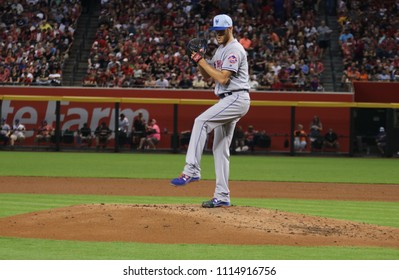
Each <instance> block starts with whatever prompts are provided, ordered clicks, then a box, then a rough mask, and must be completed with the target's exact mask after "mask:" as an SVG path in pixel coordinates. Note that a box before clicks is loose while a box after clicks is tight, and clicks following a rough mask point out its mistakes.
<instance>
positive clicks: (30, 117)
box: [0, 87, 353, 151]
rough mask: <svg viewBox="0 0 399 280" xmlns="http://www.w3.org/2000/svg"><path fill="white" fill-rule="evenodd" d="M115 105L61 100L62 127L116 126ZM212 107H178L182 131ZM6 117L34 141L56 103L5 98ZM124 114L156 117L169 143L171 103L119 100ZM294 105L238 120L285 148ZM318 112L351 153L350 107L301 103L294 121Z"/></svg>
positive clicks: (96, 93)
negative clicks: (305, 105)
mask: <svg viewBox="0 0 399 280" xmlns="http://www.w3.org/2000/svg"><path fill="white" fill-rule="evenodd" d="M0 94H1V95H44V96H89V97H90V96H93V97H143V98H184V99H215V100H216V97H215V96H214V94H213V92H211V91H203V90H201V91H200V90H157V89H104V88H51V87H42V88H41V87H22V88H19V87H2V88H1V89H0ZM251 98H252V100H269V101H270V100H273V101H334V102H352V101H353V95H352V94H343V93H303V92H252V93H251ZM114 105H115V104H113V103H82V102H61V129H62V130H66V129H69V130H76V129H78V128H79V127H81V126H82V124H83V123H84V122H88V123H89V125H90V127H91V128H92V130H94V129H95V128H96V127H97V125H98V124H99V123H100V122H101V121H105V122H107V123H108V124H110V128H111V129H112V130H114V121H115V120H114V114H113V112H114V111H113V110H114ZM208 107H209V106H208V105H179V109H178V131H179V132H180V131H184V130H190V129H191V127H192V124H193V121H194V119H195V117H196V116H197V115H198V114H200V113H201V112H202V111H204V110H205V109H206V108H208ZM1 110H2V111H1V114H2V117H5V118H6V119H7V121H8V123H12V122H13V120H14V119H16V118H19V119H20V120H21V122H22V123H24V124H25V125H26V127H27V129H28V130H31V131H29V132H28V133H27V137H28V138H27V142H28V143H29V142H33V136H34V133H33V129H35V128H37V127H38V126H39V123H40V121H41V120H43V119H46V120H47V121H48V122H50V123H52V124H53V126H54V124H55V102H54V101H48V102H44V101H33V102H32V101H29V102H27V101H14V100H3V103H2V109H1ZM120 110H121V112H123V113H125V115H126V116H127V117H128V118H129V120H130V122H131V123H132V120H133V118H134V116H136V115H137V114H138V112H142V113H143V114H144V116H145V118H146V119H148V118H155V119H157V121H158V124H159V126H160V128H161V130H162V131H163V132H168V134H163V135H162V139H161V142H160V144H159V147H160V148H170V147H171V139H170V138H171V137H170V133H171V132H172V131H173V105H172V104H130V103H129V104H120ZM290 110H291V109H290V107H280V106H279V107H271V106H270V107H261V106H252V107H251V109H250V111H249V113H248V114H247V115H246V116H245V117H244V118H243V119H242V120H241V121H240V122H239V125H241V126H242V127H243V128H244V129H246V128H247V126H248V125H253V126H254V127H255V129H258V130H265V131H266V133H267V134H269V135H271V136H272V147H271V150H276V151H282V150H286V151H288V150H289V149H288V148H286V147H284V145H283V144H284V141H285V139H287V137H286V136H285V135H288V134H289V133H290V130H291V127H290V122H291V120H290V116H291V111H290ZM314 115H318V116H319V117H320V119H321V121H322V123H323V126H324V130H325V131H327V130H328V128H329V127H332V128H334V130H335V131H336V132H337V133H338V134H339V135H342V136H344V137H342V139H341V140H340V141H341V145H342V150H343V151H348V147H349V143H348V136H349V109H348V108H325V107H297V108H296V123H302V124H303V125H304V127H305V129H308V127H309V123H310V121H311V119H312V118H313V116H314Z"/></svg>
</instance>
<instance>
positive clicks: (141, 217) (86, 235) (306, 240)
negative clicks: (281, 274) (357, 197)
mask: <svg viewBox="0 0 399 280" xmlns="http://www.w3.org/2000/svg"><path fill="white" fill-rule="evenodd" d="M0 236H15V237H27V238H45V239H57V240H80V241H126V242H145V243H169V244H170V243H179V244H195V243H202V244H237V245H238V244H245V245H251V244H252V245H267V244H270V245H294V246H295V245H297V246H321V245H326V246H383V247H399V229H396V228H391V227H382V226H375V225H368V224H362V223H354V222H349V221H341V220H335V219H328V218H320V217H314V216H307V215H301V214H294V213H287V212H282V211H277V210H268V209H261V208H254V207H242V206H233V207H227V208H216V209H204V208H201V207H200V206H197V205H195V206H194V205H138V204H134V205H129V204H90V205H89V204H87V205H78V206H73V207H67V208H58V209H53V210H46V211H40V212H34V213H29V214H23V215H17V216H12V217H6V218H1V219H0Z"/></svg>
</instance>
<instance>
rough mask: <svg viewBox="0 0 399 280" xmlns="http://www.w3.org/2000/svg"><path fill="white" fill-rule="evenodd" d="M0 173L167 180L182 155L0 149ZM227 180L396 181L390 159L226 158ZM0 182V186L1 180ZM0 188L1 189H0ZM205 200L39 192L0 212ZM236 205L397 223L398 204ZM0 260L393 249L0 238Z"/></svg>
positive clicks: (207, 164)
mask: <svg viewBox="0 0 399 280" xmlns="http://www.w3.org/2000/svg"><path fill="white" fill-rule="evenodd" d="M0 157H1V160H2V162H3V163H5V162H6V163H7V164H2V165H1V169H0V176H53V177H96V178H100V177H104V178H156V179H170V178H171V177H174V176H175V175H178V174H179V173H180V172H181V169H182V167H183V164H184V155H181V154H136V153H65V152H59V153H55V152H42V153H39V152H0ZM231 163H232V164H231V180H256V181H286V182H337V183H362V184H371V183H382V184H398V187H399V172H397V166H398V164H399V163H398V161H397V159H382V158H372V159H369V158H367V159H366V158H341V157H334V158H321V157H289V156H280V157H277V156H241V155H240V156H233V157H232V158H231ZM202 168H203V169H202V178H203V179H209V180H211V179H214V171H213V158H212V157H211V156H210V155H204V157H203V161H202ZM0 179H1V178H0ZM6 183H7V182H5V181H4V180H3V181H1V182H0V186H1V184H6ZM0 190H1V188H0ZM203 199H205V198H199V197H191V198H186V197H184V198H182V197H153V196H152V197H147V196H146V197H139V196H136V197H130V196H99V195H42V194H40V195H39V194H5V193H0V217H7V216H12V215H17V214H22V213H29V212H33V211H41V210H46V209H51V208H57V207H65V206H70V205H78V204H86V203H137V204H145V203H152V204H155V203H170V204H173V203H187V204H191V203H195V204H197V203H199V202H200V201H202V200H203ZM233 199H234V200H233V203H234V204H237V205H247V206H254V207H264V208H270V209H279V210H282V211H289V212H296V213H303V214H307V215H315V216H322V217H328V218H335V219H343V220H352V221H356V222H364V223H370V224H377V225H384V226H391V227H397V228H399V219H398V215H397V213H399V203H397V202H372V201H368V202H364V201H325V200H323V201H319V200H298V199H249V198H237V199H235V198H233ZM0 259H3V260H19V259H27V260H52V259H61V260H70V259H93V260H97V259H105V260H119V259H132V260H139V259H143V260H161V259H254V260H255V259H276V260H303V259H304V260H331V259H337V260H341V259H343V260H352V259H355V260H398V259H399V250H397V249H389V248H363V247H362V248H359V247H289V246H227V245H216V244H215V245H205V244H204V245H189V244H176V245H169V244H168V245H166V244H164V245H162V244H143V243H122V242H109V243H105V242H77V241H76V242H75V241H62V240H41V239H28V238H26V239H25V238H11V237H0Z"/></svg>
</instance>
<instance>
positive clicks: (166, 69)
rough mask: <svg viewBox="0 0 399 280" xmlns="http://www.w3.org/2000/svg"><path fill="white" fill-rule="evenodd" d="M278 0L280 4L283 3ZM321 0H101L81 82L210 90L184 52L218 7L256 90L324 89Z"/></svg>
mask: <svg viewBox="0 0 399 280" xmlns="http://www.w3.org/2000/svg"><path fill="white" fill-rule="evenodd" d="M283 2H284V3H283ZM318 2H319V1H315V0H307V1H296V0H295V1H234V0H231V1H211V0H198V1H183V2H182V3H180V4H179V5H178V4H177V3H175V2H173V1H165V0H159V1H148V0H144V1H128V0H119V1H107V0H102V1H101V14H100V23H99V27H98V30H97V33H96V38H95V41H94V42H93V45H92V48H91V52H90V57H89V59H88V70H87V75H86V77H85V78H84V80H83V82H82V83H83V85H84V86H97V87H160V88H212V86H213V85H212V84H209V83H206V82H204V81H203V79H202V77H201V76H197V74H195V73H196V71H195V70H194V67H195V65H193V64H192V63H191V61H190V59H189V57H188V56H187V53H186V44H187V42H188V41H189V40H190V39H191V38H193V37H201V38H206V39H207V41H208V51H207V56H208V57H209V58H210V57H211V55H212V53H213V52H214V50H215V49H216V48H217V43H216V38H215V35H214V34H212V33H209V32H208V29H209V27H210V24H211V23H212V18H213V17H214V16H215V15H216V14H219V13H227V14H230V15H232V17H233V21H234V28H235V34H236V37H237V39H238V40H239V41H240V42H241V43H242V44H243V45H244V47H245V49H246V50H247V53H248V60H249V64H250V72H251V73H250V74H251V80H253V81H254V82H253V83H251V84H252V85H253V86H254V88H255V89H262V90H269V89H271V90H283V89H284V90H287V89H288V90H290V89H294V90H312V91H322V90H323V87H322V85H321V83H320V77H321V75H322V73H323V71H324V65H323V63H322V62H321V58H322V57H321V55H322V54H321V53H320V47H319V42H318V35H319V34H318V32H317V27H316V14H317V10H318V4H319V3H318Z"/></svg>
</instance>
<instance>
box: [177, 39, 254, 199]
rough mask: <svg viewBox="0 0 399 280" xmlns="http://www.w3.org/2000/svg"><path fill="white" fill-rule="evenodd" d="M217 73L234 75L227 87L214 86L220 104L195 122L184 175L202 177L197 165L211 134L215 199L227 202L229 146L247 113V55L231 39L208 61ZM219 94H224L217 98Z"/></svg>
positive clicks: (248, 102) (238, 44)
mask: <svg viewBox="0 0 399 280" xmlns="http://www.w3.org/2000/svg"><path fill="white" fill-rule="evenodd" d="M209 63H210V64H211V65H213V66H214V67H215V68H216V69H218V70H229V71H232V72H233V74H232V76H231V77H230V83H229V84H228V85H227V86H223V85H220V84H218V83H216V87H215V94H216V95H217V96H219V97H220V100H219V102H217V103H216V104H215V105H213V106H212V107H210V108H209V109H207V110H206V111H205V112H203V113H202V114H201V115H199V116H198V117H197V118H196V119H195V122H194V126H193V129H192V134H191V138H190V144H189V147H188V150H187V155H186V165H185V167H184V170H183V173H184V174H186V175H189V176H192V177H201V168H200V162H201V157H202V152H203V149H204V146H205V143H206V141H207V138H208V134H209V133H210V132H212V131H214V139H213V147H212V151H213V156H214V161H215V173H216V188H215V193H214V197H215V198H217V199H218V200H220V201H226V202H230V190H229V182H228V180H229V172H230V144H231V141H232V138H233V134H234V129H235V126H236V124H237V122H238V121H239V120H240V119H241V117H243V116H244V115H245V114H246V113H247V112H248V110H249V107H250V97H249V92H248V90H249V88H250V86H249V75H248V62H247V57H246V52H245V50H244V48H243V47H242V45H241V44H240V43H239V42H238V41H237V40H236V39H234V40H233V41H232V42H230V43H229V44H227V45H226V46H223V45H221V46H219V48H218V49H217V51H216V53H215V55H214V57H213V58H212V59H211V60H210V61H209ZM221 94H224V95H222V96H220V95H221Z"/></svg>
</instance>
